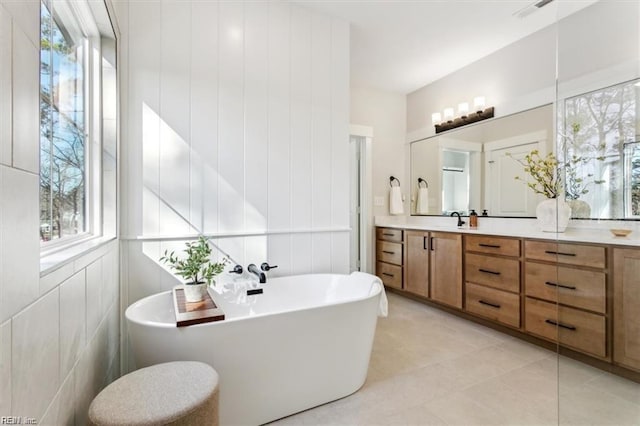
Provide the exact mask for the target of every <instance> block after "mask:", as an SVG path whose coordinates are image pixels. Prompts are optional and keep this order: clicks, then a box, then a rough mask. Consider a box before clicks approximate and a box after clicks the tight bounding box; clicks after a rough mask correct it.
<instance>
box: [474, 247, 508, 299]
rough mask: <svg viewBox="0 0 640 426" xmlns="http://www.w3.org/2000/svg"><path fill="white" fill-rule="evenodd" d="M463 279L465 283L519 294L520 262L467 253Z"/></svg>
mask: <svg viewBox="0 0 640 426" xmlns="http://www.w3.org/2000/svg"><path fill="white" fill-rule="evenodd" d="M465 279H466V281H467V282H472V283H476V284H483V285H486V286H489V287H493V288H497V289H500V290H507V291H511V292H514V293H518V292H520V261H519V260H517V259H505V258H501V257H493V256H483V255H479V254H471V253H467V255H466V258H465Z"/></svg>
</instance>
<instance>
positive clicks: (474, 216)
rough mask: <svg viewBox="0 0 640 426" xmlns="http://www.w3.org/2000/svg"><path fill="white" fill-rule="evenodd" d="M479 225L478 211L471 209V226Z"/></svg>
mask: <svg viewBox="0 0 640 426" xmlns="http://www.w3.org/2000/svg"><path fill="white" fill-rule="evenodd" d="M477 227H478V213H476V211H475V210H473V209H471V213H469V228H477Z"/></svg>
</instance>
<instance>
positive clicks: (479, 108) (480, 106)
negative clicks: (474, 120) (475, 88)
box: [473, 96, 485, 112]
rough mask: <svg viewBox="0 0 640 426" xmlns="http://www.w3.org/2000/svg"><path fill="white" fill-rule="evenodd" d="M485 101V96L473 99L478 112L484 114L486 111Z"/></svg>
mask: <svg viewBox="0 0 640 426" xmlns="http://www.w3.org/2000/svg"><path fill="white" fill-rule="evenodd" d="M484 106H485V101H484V96H476V97H475V98H473V107H474V108H475V110H476V111H478V112H482V111H484Z"/></svg>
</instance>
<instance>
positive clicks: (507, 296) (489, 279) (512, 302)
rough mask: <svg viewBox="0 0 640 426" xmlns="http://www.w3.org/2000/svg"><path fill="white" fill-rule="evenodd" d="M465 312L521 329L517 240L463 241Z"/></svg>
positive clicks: (474, 237)
mask: <svg viewBox="0 0 640 426" xmlns="http://www.w3.org/2000/svg"><path fill="white" fill-rule="evenodd" d="M464 270H465V283H466V284H465V310H466V311H467V312H469V313H472V314H474V315H478V316H481V317H484V318H487V319H490V320H492V321H496V322H499V323H502V324H505V325H508V326H511V327H515V328H519V327H520V240H519V239H515V238H502V237H490V236H484V235H468V236H466V237H465V262H464Z"/></svg>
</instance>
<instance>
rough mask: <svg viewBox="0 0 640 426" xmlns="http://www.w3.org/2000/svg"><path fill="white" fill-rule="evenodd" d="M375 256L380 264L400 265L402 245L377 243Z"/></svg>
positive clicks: (384, 242)
mask: <svg viewBox="0 0 640 426" xmlns="http://www.w3.org/2000/svg"><path fill="white" fill-rule="evenodd" d="M377 256H378V260H379V261H381V262H387V263H393V264H395V265H402V244H400V243H389V242H386V241H378V244H377Z"/></svg>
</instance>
